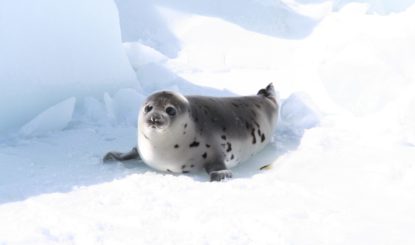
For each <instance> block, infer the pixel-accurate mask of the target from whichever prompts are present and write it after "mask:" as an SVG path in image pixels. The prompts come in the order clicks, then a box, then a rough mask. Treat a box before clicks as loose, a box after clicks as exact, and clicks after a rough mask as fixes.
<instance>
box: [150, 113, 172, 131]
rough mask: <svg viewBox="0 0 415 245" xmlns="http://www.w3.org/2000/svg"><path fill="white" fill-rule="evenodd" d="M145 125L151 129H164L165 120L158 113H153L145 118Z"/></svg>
mask: <svg viewBox="0 0 415 245" xmlns="http://www.w3.org/2000/svg"><path fill="white" fill-rule="evenodd" d="M146 124H147V127H149V128H151V129H164V128H165V127H166V125H167V120H166V119H165V118H164V117H163V116H162V115H160V114H159V113H153V114H151V115H149V116H148V117H147V119H146Z"/></svg>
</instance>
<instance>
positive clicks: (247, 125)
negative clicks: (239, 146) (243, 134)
mask: <svg viewBox="0 0 415 245" xmlns="http://www.w3.org/2000/svg"><path fill="white" fill-rule="evenodd" d="M245 127H246V129H248V130H249V128H250V127H251V125H249V122H245Z"/></svg>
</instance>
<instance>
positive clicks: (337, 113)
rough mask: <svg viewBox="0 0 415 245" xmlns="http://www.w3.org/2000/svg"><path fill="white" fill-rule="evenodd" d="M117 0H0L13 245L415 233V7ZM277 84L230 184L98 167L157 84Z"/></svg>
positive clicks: (1, 210)
mask: <svg viewBox="0 0 415 245" xmlns="http://www.w3.org/2000/svg"><path fill="white" fill-rule="evenodd" d="M98 2H99V3H98ZM23 3H24V6H25V7H23V5H22V4H23ZM115 3H116V6H117V7H118V11H119V19H118V18H117V17H118V15H117V12H116V10H117V8H116V7H115V5H114V3H113V2H111V1H109V0H108V1H107V0H105V1H102V0H101V1H95V0H87V1H60V2H59V3H56V2H53V1H47V0H40V1H36V4H35V3H31V2H29V1H20V0H19V1H11V0H0V27H1V28H0V37H1V38H0V53H1V54H2V55H1V56H0V88H1V89H2V91H3V93H2V94H3V96H2V98H0V102H1V103H0V116H1V117H0V120H1V121H0V132H1V131H2V130H3V132H4V133H2V135H0V227H1V229H0V244H56V243H59V244H408V245H409V244H414V243H415V237H414V236H413V227H415V208H414V207H415V197H414V195H413V190H414V189H415V161H414V160H415V110H414V108H415V93H414V91H415V72H414V71H415V67H414V65H415V58H414V57H415V46H414V45H412V44H413V43H414V42H415V2H414V1H413V0H404V1H388V0H376V1H375V0H333V1H329V0H280V1H269V0H242V1H216V0H215V1H209V3H207V2H206V3H205V2H204V1H187V0H185V1H176V0H157V1H133V0H125V1H124V0H122V1H121V0H116V1H115ZM50 20H53V21H50ZM118 23H119V24H118ZM5 71H6V72H5ZM270 82H274V86H275V87H276V88H277V90H278V93H279V104H280V113H279V122H278V127H277V130H276V132H275V134H274V135H273V137H274V139H273V141H272V142H271V143H270V144H269V145H268V146H267V147H266V148H265V149H264V150H263V151H262V152H261V153H259V154H257V155H256V156H254V157H253V158H251V159H249V160H248V161H247V162H244V163H242V164H241V165H239V166H237V167H236V168H234V169H233V174H234V178H233V179H231V180H228V181H226V182H222V183H210V182H208V176H207V175H206V174H205V173H203V172H200V173H197V174H184V175H174V174H168V173H160V172H157V171H155V170H153V169H150V168H149V167H147V166H146V165H144V164H143V163H142V162H138V161H128V162H125V163H113V164H103V163H102V162H101V158H102V156H103V155H104V154H105V153H106V152H107V151H110V150H118V151H128V150H129V149H131V147H133V146H135V145H136V135H137V128H136V123H137V110H138V108H139V107H140V105H141V103H142V102H143V100H144V99H145V97H146V96H147V95H148V94H150V93H152V92H154V91H157V90H162V89H163V90H174V91H178V92H182V93H184V94H203V95H213V96H230V95H248V94H254V93H256V92H257V91H258V90H259V89H260V88H262V87H264V86H266V85H267V84H268V83H270ZM23 88H24V89H23Z"/></svg>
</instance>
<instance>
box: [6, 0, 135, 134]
mask: <svg viewBox="0 0 415 245" xmlns="http://www.w3.org/2000/svg"><path fill="white" fill-rule="evenodd" d="M0 36H1V38H0V54H1V55H0V90H1V91H2V96H1V98H0V133H5V132H8V131H11V130H14V129H17V128H19V127H20V126H22V125H23V124H24V123H26V122H27V121H29V120H30V119H32V118H34V117H35V116H36V115H37V114H39V113H40V112H41V111H44V110H46V109H47V108H49V107H50V106H53V105H55V104H57V103H58V102H60V101H62V100H64V99H67V98H68V97H72V96H84V95H102V94H103V93H104V92H111V93H113V92H115V91H117V90H118V89H119V88H123V87H137V81H136V78H135V76H134V73H133V71H132V69H131V67H130V65H129V62H128V59H127V57H126V55H125V53H124V50H123V47H122V44H121V37H120V30H119V21H118V15H117V9H116V6H115V5H114V3H113V2H112V1H111V0H104V1H101V0H86V1H84V0H76V1H59V2H57V1H53V0H39V1H20V0H19V1H1V2H0Z"/></svg>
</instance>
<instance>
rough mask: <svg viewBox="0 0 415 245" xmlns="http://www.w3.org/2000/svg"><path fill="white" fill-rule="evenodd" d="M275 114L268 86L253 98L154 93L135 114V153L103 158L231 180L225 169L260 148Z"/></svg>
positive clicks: (111, 155)
mask: <svg viewBox="0 0 415 245" xmlns="http://www.w3.org/2000/svg"><path fill="white" fill-rule="evenodd" d="M277 115H278V104H277V101H276V98H275V91H274V88H273V86H272V84H269V85H268V86H267V87H266V88H264V89H261V90H260V91H259V92H258V93H257V95H254V96H241V97H207V96H182V95H180V94H177V93H174V92H167V91H163V92H157V93H155V94H152V95H151V96H149V97H148V98H147V100H146V102H145V103H144V105H143V107H142V108H141V110H140V115H139V123H138V151H137V149H136V148H133V149H132V150H131V151H130V152H128V153H119V152H109V153H107V155H106V156H105V157H104V160H105V161H107V160H120V161H123V160H130V159H142V160H143V161H144V162H145V163H146V164H147V165H149V166H151V167H153V168H155V169H158V170H161V171H168V172H175V173H188V172H191V171H195V170H198V169H205V170H206V171H207V173H208V174H209V175H210V179H211V181H220V180H223V179H225V178H230V177H232V173H231V171H230V170H229V168H231V167H233V166H236V165H237V164H238V163H240V162H242V161H244V160H246V159H247V158H249V157H250V156H252V155H253V154H255V153H257V152H258V151H260V150H261V149H263V148H264V146H265V145H266V144H267V143H268V142H269V140H270V139H271V137H272V134H273V131H274V129H275V127H276V122H277ZM140 157H141V158H140Z"/></svg>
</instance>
